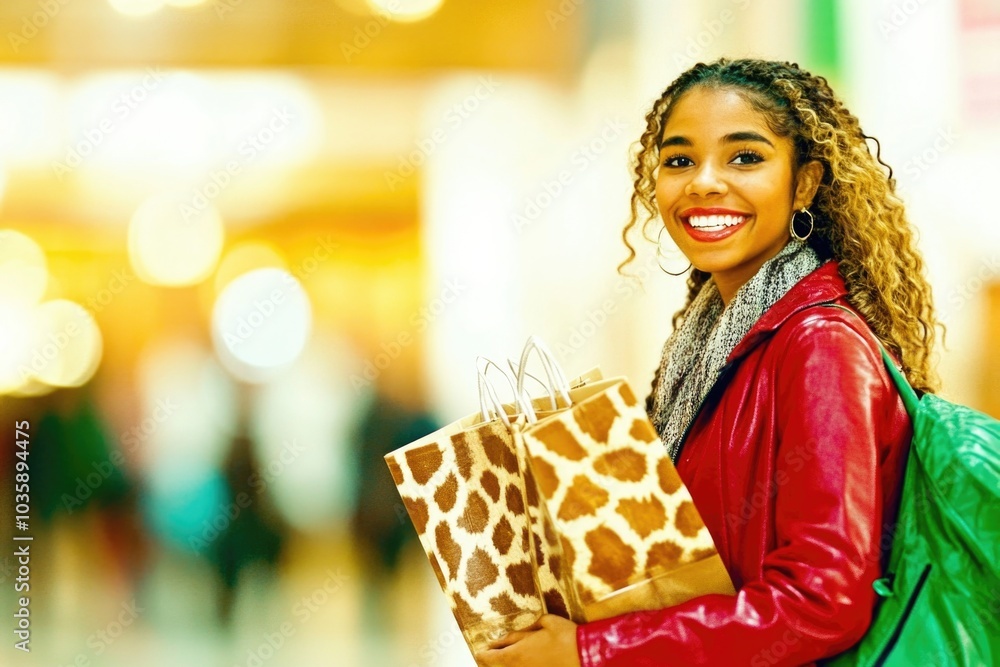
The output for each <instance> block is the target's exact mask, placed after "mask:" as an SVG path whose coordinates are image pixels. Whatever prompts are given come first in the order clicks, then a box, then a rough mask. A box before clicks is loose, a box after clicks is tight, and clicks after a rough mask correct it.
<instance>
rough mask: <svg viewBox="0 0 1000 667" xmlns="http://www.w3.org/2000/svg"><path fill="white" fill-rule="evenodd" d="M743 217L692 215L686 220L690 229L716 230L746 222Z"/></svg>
mask: <svg viewBox="0 0 1000 667" xmlns="http://www.w3.org/2000/svg"><path fill="white" fill-rule="evenodd" d="M746 219H747V216H745V215H692V216H691V217H690V218H688V224H690V225H691V226H692V227H698V228H700V229H704V228H713V227H714V228H718V229H722V228H723V227H732V226H733V225H738V224H740V223H742V222H744V221H746Z"/></svg>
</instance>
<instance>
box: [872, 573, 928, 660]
mask: <svg viewBox="0 0 1000 667" xmlns="http://www.w3.org/2000/svg"><path fill="white" fill-rule="evenodd" d="M930 572H931V564H930V563H928V564H927V565H926V566H925V567H924V570H923V572H921V573H920V578H918V579H917V585H916V586H914V587H913V593H911V594H910V599H909V600H907V601H906V608H905V609H903V615H902V616H900V618H899V621H898V622H897V623H896V627H895V629H894V630H893V631H892V634H891V635H890V636H889V641H888V642H886V645H885V647H884V648H883V649H882V652H881V653H880V654H879V656H878V660H876V661H875V663H874V664H873V665H872V667H882V665H884V664H885V662H886V660H888V659H889V654H890V653H892V649H893V648H895V647H896V644H897V643H898V642H899V636H900V635H901V634H903V626H904V625H906V619H908V618H909V617H910V612H912V611H913V606H914V605H915V604H916V603H917V598H918V597H920V591H922V590H923V589H924V584H926V583H927V575H928V574H930Z"/></svg>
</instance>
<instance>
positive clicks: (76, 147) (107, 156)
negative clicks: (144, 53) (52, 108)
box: [62, 67, 225, 182]
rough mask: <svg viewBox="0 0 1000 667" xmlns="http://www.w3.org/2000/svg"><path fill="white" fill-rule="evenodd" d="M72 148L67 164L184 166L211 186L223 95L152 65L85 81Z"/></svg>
mask: <svg viewBox="0 0 1000 667" xmlns="http://www.w3.org/2000/svg"><path fill="white" fill-rule="evenodd" d="M71 91H72V92H71V94H70V102H69V105H68V106H69V112H68V113H67V118H68V120H69V123H70V127H69V131H68V133H67V134H68V141H67V143H68V146H67V147H66V149H67V150H66V154H65V157H64V159H63V160H62V163H63V164H65V165H66V166H67V167H69V168H71V169H75V168H76V167H77V166H79V165H81V164H83V165H87V166H90V165H91V164H92V165H93V166H97V167H110V168H121V167H126V168H132V167H135V166H144V167H145V166H150V165H155V166H156V167H157V168H162V167H167V168H168V169H169V168H180V169H182V170H183V173H184V174H185V175H192V174H194V176H195V177H196V178H200V179H201V180H202V181H205V182H207V181H209V180H210V175H209V174H205V175H202V174H201V173H200V170H202V169H204V170H205V171H208V169H207V168H208V166H209V165H213V164H215V165H217V164H219V163H220V162H222V163H224V162H225V157H223V156H221V155H219V153H221V151H220V150H219V146H218V144H219V141H218V123H217V122H215V121H214V119H213V108H214V106H215V99H216V97H217V96H218V95H219V92H218V91H217V90H216V88H215V87H214V86H213V84H212V81H211V79H210V78H209V77H206V76H204V75H202V74H197V73H192V72H186V71H175V70H165V69H161V68H159V67H147V68H145V69H142V70H134V71H122V72H111V73H99V74H92V75H86V76H83V77H81V79H80V81H79V83H77V84H76V85H74V86H73V87H72V89H71Z"/></svg>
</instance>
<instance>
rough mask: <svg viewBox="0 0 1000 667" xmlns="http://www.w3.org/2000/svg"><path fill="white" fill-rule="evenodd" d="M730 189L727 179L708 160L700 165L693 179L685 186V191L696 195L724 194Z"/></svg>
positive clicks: (693, 174)
mask: <svg viewBox="0 0 1000 667" xmlns="http://www.w3.org/2000/svg"><path fill="white" fill-rule="evenodd" d="M728 190H729V187H728V186H727V185H726V181H725V179H723V178H722V177H721V175H720V174H719V171H718V169H716V168H715V167H714V166H713V165H712V164H710V163H708V162H706V163H703V164H700V165H698V167H697V168H696V169H695V171H694V173H692V174H691V180H689V181H688V184H687V185H686V186H685V187H684V193H685V194H687V195H689V196H695V197H710V196H712V195H724V194H726V192H727V191H728Z"/></svg>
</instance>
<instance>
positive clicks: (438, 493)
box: [385, 369, 600, 654]
mask: <svg viewBox="0 0 1000 667" xmlns="http://www.w3.org/2000/svg"><path fill="white" fill-rule="evenodd" d="M598 377H600V374H599V371H598V370H597V369H594V370H592V371H589V372H588V373H587V374H585V375H584V376H581V377H580V378H576V379H575V380H574V381H573V382H572V384H573V385H574V386H586V385H587V384H588V383H589V382H592V381H593V380H594V379H595V378H598ZM480 379H481V389H482V387H483V384H482V372H481V373H480ZM492 399H493V404H494V407H493V409H492V412H491V411H489V410H487V409H486V408H485V407H484V408H482V409H481V410H480V412H478V413H475V414H472V415H468V416H466V417H464V418H463V419H460V420H458V421H455V422H453V423H451V424H448V425H447V426H445V427H443V428H441V429H439V430H438V431H435V432H434V433H431V434H430V435H427V436H425V437H424V438H421V439H420V440H417V441H415V442H413V443H410V444H409V445H407V446H405V447H402V448H400V449H398V450H396V451H394V452H391V453H389V454H388V455H386V456H385V460H386V463H387V464H388V466H389V470H390V472H391V473H392V477H393V480H394V481H395V483H396V487H397V490H398V491H399V494H400V497H401V499H402V501H403V505H404V507H405V508H406V511H407V513H408V514H409V516H410V520H411V521H412V523H413V526H414V528H415V529H416V531H417V534H418V535H419V538H420V542H421V545H422V546H423V548H424V551H425V553H426V555H427V558H428V560H429V561H430V564H431V568H432V569H433V571H434V574H435V576H436V577H437V580H438V583H439V584H440V586H441V588H442V590H443V591H444V593H445V595H447V597H448V600H449V604H450V606H451V609H452V612H453V614H454V616H455V619H456V621H457V622H458V625H459V627H460V628H461V630H462V633H463V635H464V637H465V639H466V642H467V643H468V645H469V647H470V649H472V652H473V653H474V654H475V653H477V652H479V651H481V650H484V649H485V648H486V647H487V645H488V644H489V642H490V641H492V640H494V639H496V638H498V637H500V636H502V635H504V634H506V633H508V632H511V631H514V630H521V629H524V628H525V627H528V626H530V625H531V624H533V623H534V622H535V621H536V620H537V618H538V617H539V616H540V615H541V614H543V613H555V614H559V615H562V616H565V617H568V612H567V609H566V607H567V604H566V602H565V601H564V600H563V597H562V593H561V591H562V590H565V589H566V584H565V582H564V576H565V575H564V573H563V572H562V571H561V570H560V568H559V566H560V560H561V559H560V555H559V553H558V551H559V549H560V544H559V540H558V537H557V536H556V535H555V533H554V532H553V531H552V529H551V526H546V525H545V524H544V523H543V520H542V515H541V514H540V500H539V498H538V496H537V494H535V493H534V492H533V489H534V488H535V487H534V485H533V484H525V480H524V478H523V474H522V463H523V462H522V461H520V460H519V458H518V456H517V453H516V452H515V450H514V442H513V435H512V427H511V420H512V419H514V420H516V419H518V418H519V417H518V412H519V410H521V409H524V405H523V403H524V402H519V401H516V400H515V402H513V403H508V404H504V405H502V406H499V407H497V402H498V401H497V399H496V396H495V394H493V395H492ZM527 403H528V405H529V409H531V410H535V409H537V410H538V411H539V414H541V415H548V414H553V413H554V412H553V410H552V405H553V404H550V402H549V398H548V397H541V398H536V399H533V400H530V401H527ZM520 419H523V417H520ZM529 489H531V490H532V491H529Z"/></svg>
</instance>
